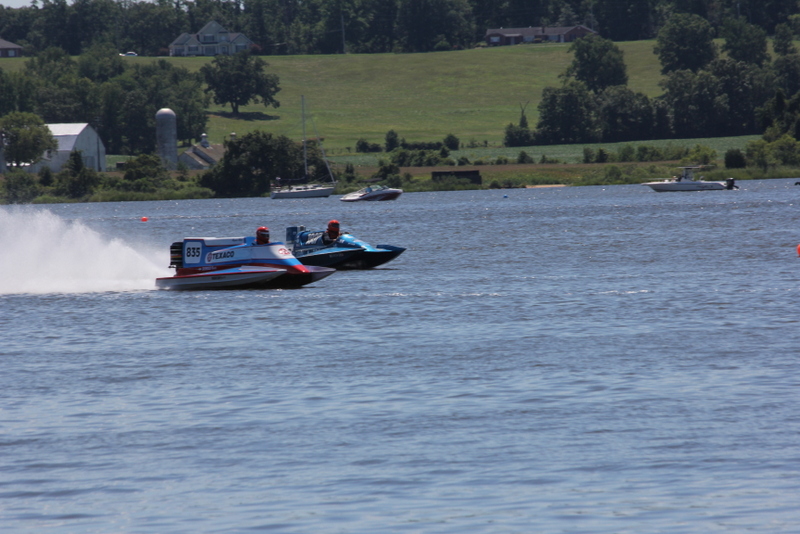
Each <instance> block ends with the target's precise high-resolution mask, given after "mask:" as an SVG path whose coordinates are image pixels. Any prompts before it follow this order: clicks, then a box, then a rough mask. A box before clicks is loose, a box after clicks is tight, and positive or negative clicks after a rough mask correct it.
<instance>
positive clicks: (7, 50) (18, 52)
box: [0, 39, 22, 57]
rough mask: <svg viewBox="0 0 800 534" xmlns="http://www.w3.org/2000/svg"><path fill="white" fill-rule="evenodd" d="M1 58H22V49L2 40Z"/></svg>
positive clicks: (0, 47)
mask: <svg viewBox="0 0 800 534" xmlns="http://www.w3.org/2000/svg"><path fill="white" fill-rule="evenodd" d="M0 57H22V47H21V46H20V45H18V44H14V43H12V42H10V41H6V40H5V39H0Z"/></svg>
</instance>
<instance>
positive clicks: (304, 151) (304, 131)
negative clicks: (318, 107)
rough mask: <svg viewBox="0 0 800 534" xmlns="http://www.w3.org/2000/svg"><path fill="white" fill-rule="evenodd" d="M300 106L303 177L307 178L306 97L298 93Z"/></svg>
mask: <svg viewBox="0 0 800 534" xmlns="http://www.w3.org/2000/svg"><path fill="white" fill-rule="evenodd" d="M300 107H301V109H302V113H303V168H304V169H305V175H304V176H305V177H306V179H308V156H307V154H306V97H305V95H300Z"/></svg>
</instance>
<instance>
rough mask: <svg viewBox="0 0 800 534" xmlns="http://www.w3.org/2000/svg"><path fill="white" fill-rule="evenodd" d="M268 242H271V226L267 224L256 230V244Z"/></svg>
mask: <svg viewBox="0 0 800 534" xmlns="http://www.w3.org/2000/svg"><path fill="white" fill-rule="evenodd" d="M267 244H269V228H267V227H266V226H261V227H260V228H259V229H258V230H256V245H267Z"/></svg>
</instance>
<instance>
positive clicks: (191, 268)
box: [156, 237, 335, 289]
mask: <svg viewBox="0 0 800 534" xmlns="http://www.w3.org/2000/svg"><path fill="white" fill-rule="evenodd" d="M170 259H171V262H170V267H173V268H175V276H169V277H162V278H157V279H156V286H157V287H159V288H161V289H290V288H298V287H302V286H304V285H307V284H310V283H312V282H316V281H318V280H321V279H323V278H325V277H327V276H330V275H331V274H333V273H334V272H335V269H331V268H327V267H318V266H306V265H303V264H302V263H300V261H299V260H298V259H297V258H296V257H294V256H293V255H292V252H291V251H290V250H289V249H288V248H287V247H286V246H285V245H284V244H283V243H281V242H274V243H267V244H258V243H257V242H256V240H255V238H254V237H222V238H220V237H187V238H184V240H183V241H176V242H175V243H173V244H172V245H171V246H170Z"/></svg>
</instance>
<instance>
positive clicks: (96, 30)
mask: <svg viewBox="0 0 800 534" xmlns="http://www.w3.org/2000/svg"><path fill="white" fill-rule="evenodd" d="M796 11H797V2H796V0H505V1H503V2H498V1H497V0H335V1H334V0H194V1H191V0H156V1H154V2H151V1H145V0H139V1H136V0H74V1H73V2H72V3H68V2H67V0H41V1H39V0H34V1H32V2H31V5H30V6H28V7H22V8H7V7H3V6H2V5H0V37H2V38H3V39H6V40H8V41H12V42H14V43H17V44H19V45H21V46H23V47H24V48H25V49H26V54H28V55H33V54H35V53H38V52H41V51H43V50H45V49H47V48H50V47H58V48H61V49H63V50H64V51H66V52H67V54H69V55H72V56H77V55H80V54H82V53H84V52H85V51H86V50H88V49H90V48H92V47H93V46H97V45H99V44H104V45H109V46H112V47H114V48H115V49H116V50H118V51H127V50H134V51H136V52H138V53H139V54H140V55H148V56H158V55H167V54H168V46H169V44H170V43H171V42H172V41H173V40H174V39H175V38H176V37H178V36H179V35H180V34H181V33H183V32H187V33H192V32H197V31H198V30H199V29H200V28H201V27H202V26H203V25H204V24H206V23H207V22H209V21H210V20H216V21H217V22H219V23H220V24H222V25H223V26H225V27H226V28H227V29H228V30H229V31H234V32H242V33H244V34H245V35H247V36H248V37H249V38H250V39H251V40H253V41H254V42H255V44H256V46H255V51H256V52H257V53H262V54H334V53H342V52H353V53H381V52H428V51H433V50H452V49H457V48H466V47H472V46H475V44H476V43H480V42H481V41H483V37H484V35H485V32H486V30H487V29H490V28H511V27H530V26H572V25H577V24H583V25H586V26H588V27H590V28H592V29H594V30H596V31H598V32H599V33H600V34H601V35H602V36H604V37H606V38H608V39H611V40H613V41H625V40H638V39H650V38H653V37H655V36H656V35H657V33H658V31H659V29H660V28H661V27H663V26H664V25H665V24H666V22H667V21H668V20H669V18H670V17H671V16H672V15H674V14H676V13H684V14H692V15H697V16H699V17H701V18H703V19H704V20H706V21H707V22H708V23H709V25H710V27H711V28H712V29H713V30H714V31H715V32H718V31H721V30H722V28H723V27H724V24H725V22H726V21H727V20H729V19H732V18H737V19H738V18H741V19H742V20H745V21H746V22H747V23H748V24H752V25H753V26H756V27H758V28H760V29H762V30H764V31H766V32H767V33H769V34H770V35H772V34H773V32H774V31H775V28H776V26H777V25H778V24H782V23H787V22H789V23H793V24H800V20H798V17H800V15H797V14H796Z"/></svg>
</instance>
